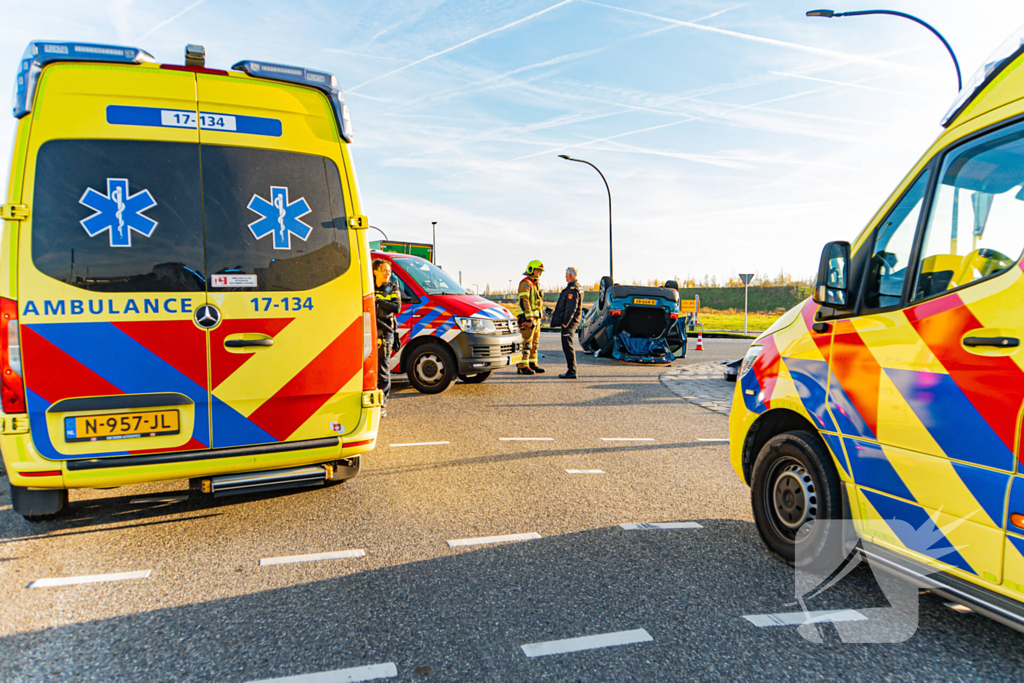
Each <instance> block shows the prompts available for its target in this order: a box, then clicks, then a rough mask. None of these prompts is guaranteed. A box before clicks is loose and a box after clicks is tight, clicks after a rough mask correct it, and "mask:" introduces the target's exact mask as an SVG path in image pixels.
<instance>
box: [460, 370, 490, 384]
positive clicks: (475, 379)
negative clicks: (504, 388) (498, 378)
mask: <svg viewBox="0 0 1024 683" xmlns="http://www.w3.org/2000/svg"><path fill="white" fill-rule="evenodd" d="M490 376H491V370H488V371H487V372H478V373H476V374H475V375H459V379H461V380H462V381H463V382H465V383H466V384H480V382H483V381H486V380H487V378H488V377H490Z"/></svg>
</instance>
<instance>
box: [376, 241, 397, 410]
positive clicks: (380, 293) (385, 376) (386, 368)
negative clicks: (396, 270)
mask: <svg viewBox="0 0 1024 683" xmlns="http://www.w3.org/2000/svg"><path fill="white" fill-rule="evenodd" d="M373 285H374V290H373V294H374V303H375V305H376V306H375V307H376V314H377V388H378V389H380V390H381V391H383V392H384V407H382V408H381V411H380V416H381V417H386V416H387V405H388V398H389V397H390V396H391V354H392V351H394V350H397V349H395V346H397V344H396V343H395V342H396V340H397V338H398V322H397V318H396V316H397V314H398V313H399V312H400V311H401V310H402V300H401V298H400V297H399V294H398V288H397V287H396V286H395V283H394V281H393V280H392V279H391V264H390V263H388V262H387V261H385V260H384V259H376V260H375V261H374V262H373Z"/></svg>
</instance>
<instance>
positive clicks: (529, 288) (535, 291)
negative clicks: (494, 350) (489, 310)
mask: <svg viewBox="0 0 1024 683" xmlns="http://www.w3.org/2000/svg"><path fill="white" fill-rule="evenodd" d="M543 272H544V264H543V263H541V262H540V261H537V260H534V261H530V263H529V264H528V265H527V266H526V272H525V273H523V275H525V276H526V277H524V278H523V279H522V281H521V282H520V283H519V308H520V309H521V310H522V313H520V314H519V329H520V331H521V332H522V334H523V359H522V361H520V363H519V365H518V366H517V367H518V368H519V374H520V375H533V374H538V375H539V374H541V373H543V372H544V368H542V367H540V366H539V365H537V347H538V346H540V323H541V316H542V315H543V313H544V295H543V294H542V293H541V291H540V287H539V286H538V285H537V281H538V280H540V276H541V273H543Z"/></svg>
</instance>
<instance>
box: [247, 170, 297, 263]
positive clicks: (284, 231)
mask: <svg viewBox="0 0 1024 683" xmlns="http://www.w3.org/2000/svg"><path fill="white" fill-rule="evenodd" d="M247 208H248V209H249V210H250V211H255V212H256V213H258V214H260V216H262V218H260V219H259V220H257V221H253V222H252V223H250V224H249V230H251V231H252V234H253V236H254V237H255V238H256V239H258V240H259V239H263V238H264V237H266V236H267V235H269V234H271V233H273V235H274V249H291V248H292V235H295V236H296V237H298V238H299V239H300V240H302V241H303V242H305V241H306V239H307V238H308V237H309V233H311V232H313V228H311V227H310V226H308V225H306V224H305V223H303V222H302V221H300V220H299V219H300V218H302V217H303V216H305V215H306V214H307V213H309V212H310V211H312V209H311V208H309V204H307V203H306V199H305V198H304V197H299V198H298V199H296V200H295V201H294V202H291V203H289V202H288V188H287V187H274V186H273V185H271V187H270V201H269V202H268V201H267V200H266V199H264V198H263V197H261V196H259V195H258V194H254V195H253V196H252V199H250V200H249V205H248V207H247Z"/></svg>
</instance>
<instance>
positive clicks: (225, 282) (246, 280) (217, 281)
mask: <svg viewBox="0 0 1024 683" xmlns="http://www.w3.org/2000/svg"><path fill="white" fill-rule="evenodd" d="M210 286H211V287H256V276H255V275H243V274H242V273H215V274H213V275H211V276H210Z"/></svg>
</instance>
